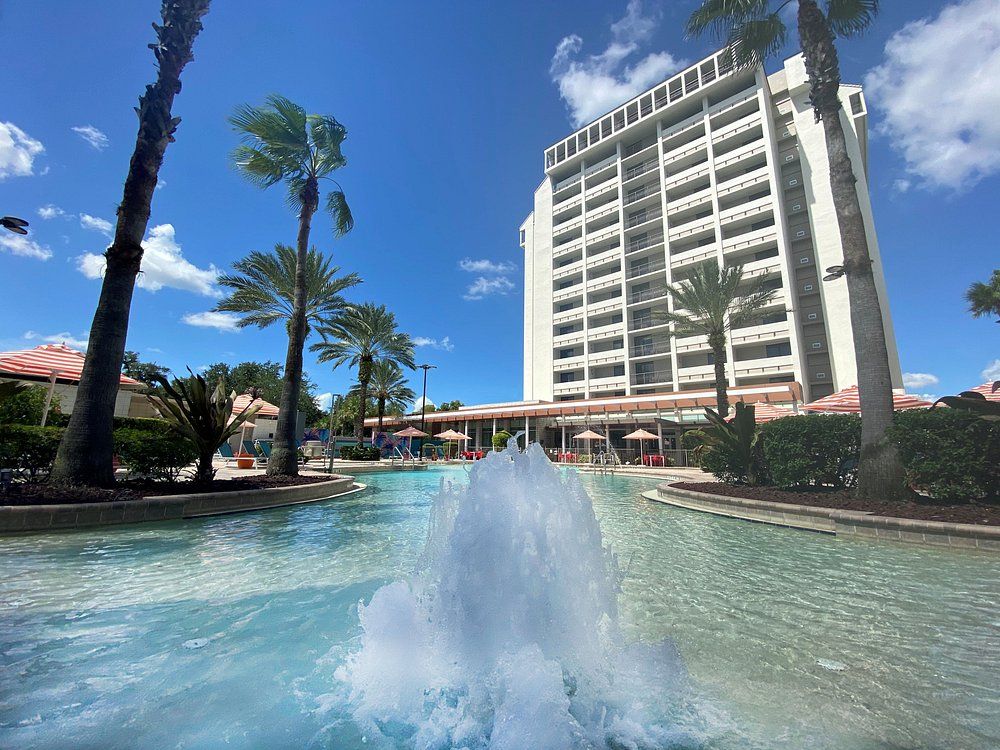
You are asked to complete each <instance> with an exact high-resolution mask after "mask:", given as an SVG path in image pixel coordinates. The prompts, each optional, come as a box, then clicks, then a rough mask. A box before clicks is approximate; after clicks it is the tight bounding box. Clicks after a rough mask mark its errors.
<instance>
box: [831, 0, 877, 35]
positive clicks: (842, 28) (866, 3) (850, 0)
mask: <svg viewBox="0 0 1000 750" xmlns="http://www.w3.org/2000/svg"><path fill="white" fill-rule="evenodd" d="M878 6H879V0H827V3H826V22H827V24H829V26H830V30H831V31H833V33H834V34H836V35H837V36H840V37H851V36H857V35H858V34H861V33H863V32H864V31H865V30H866V29H868V27H869V26H871V25H872V23H874V22H875V16H877V15H878V11H879V7H878Z"/></svg>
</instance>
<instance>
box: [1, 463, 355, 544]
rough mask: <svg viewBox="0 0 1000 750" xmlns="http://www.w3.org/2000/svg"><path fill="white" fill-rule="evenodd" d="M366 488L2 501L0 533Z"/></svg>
mask: <svg viewBox="0 0 1000 750" xmlns="http://www.w3.org/2000/svg"><path fill="white" fill-rule="evenodd" d="M364 488H365V485H363V484H356V483H355V482H354V477H349V476H340V477H337V478H336V479H331V480H330V481H327V482H313V483H312V484H299V485H294V486H292V487H268V488H265V489H259V490H246V491H244V492H202V493H191V494H187V495H159V496H150V497H144V498H142V499H139V500H121V501H116V502H111V503H77V504H67V505H0V533H6V532H20V531H48V530H52V529H74V528H81V527H86V526H106V525H114V524H123V523H140V522H143V521H171V520H178V519H182V518H198V517H200V516H214V515H221V514H224V513H240V512H242V511H249V510H263V509H265V508H279V507H281V506H283V505H298V504H301V503H314V502H317V501H319V500H327V499H329V498H332V497H337V496H340V495H345V494H348V493H352V492H357V491H360V490H362V489H364Z"/></svg>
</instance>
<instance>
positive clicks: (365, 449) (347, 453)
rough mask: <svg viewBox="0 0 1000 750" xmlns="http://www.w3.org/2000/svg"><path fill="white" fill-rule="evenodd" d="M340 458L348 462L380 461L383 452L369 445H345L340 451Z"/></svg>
mask: <svg viewBox="0 0 1000 750" xmlns="http://www.w3.org/2000/svg"><path fill="white" fill-rule="evenodd" d="M340 457H341V458H343V459H345V460H347V461H378V460H379V459H380V458H381V457H382V451H381V450H380V449H378V448H373V447H372V446H369V445H345V446H344V447H343V448H341V449H340Z"/></svg>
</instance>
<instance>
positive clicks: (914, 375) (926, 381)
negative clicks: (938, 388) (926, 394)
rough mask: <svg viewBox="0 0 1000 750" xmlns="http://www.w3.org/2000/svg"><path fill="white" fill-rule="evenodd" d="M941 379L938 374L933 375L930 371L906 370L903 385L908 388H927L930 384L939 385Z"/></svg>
mask: <svg viewBox="0 0 1000 750" xmlns="http://www.w3.org/2000/svg"><path fill="white" fill-rule="evenodd" d="M940 382H941V381H940V379H939V378H938V376H937V375H931V374H930V373H929V372H904V373H903V387H904V388H906V390H908V391H910V390H914V391H915V390H918V389H920V388H926V387H927V386H930V385H937V384H938V383H940Z"/></svg>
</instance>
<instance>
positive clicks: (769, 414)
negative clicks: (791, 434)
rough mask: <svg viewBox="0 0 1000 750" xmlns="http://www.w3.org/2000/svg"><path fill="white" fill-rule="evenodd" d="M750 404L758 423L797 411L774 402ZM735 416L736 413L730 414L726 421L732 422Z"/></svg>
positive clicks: (792, 414)
mask: <svg viewBox="0 0 1000 750" xmlns="http://www.w3.org/2000/svg"><path fill="white" fill-rule="evenodd" d="M750 406H752V407H753V421H754V422H755V423H757V424H764V422H773V421H774V420H775V419H781V418H782V417H792V416H794V415H795V412H793V411H792V410H791V409H789V408H787V407H783V406H775V405H774V404H769V403H767V402H766V401H758V402H757V403H755V404H750ZM735 416H736V415H735V414H730V415H729V416H728V417H726V421H727V422H731V421H732V420H733V419H734V418H735Z"/></svg>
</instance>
